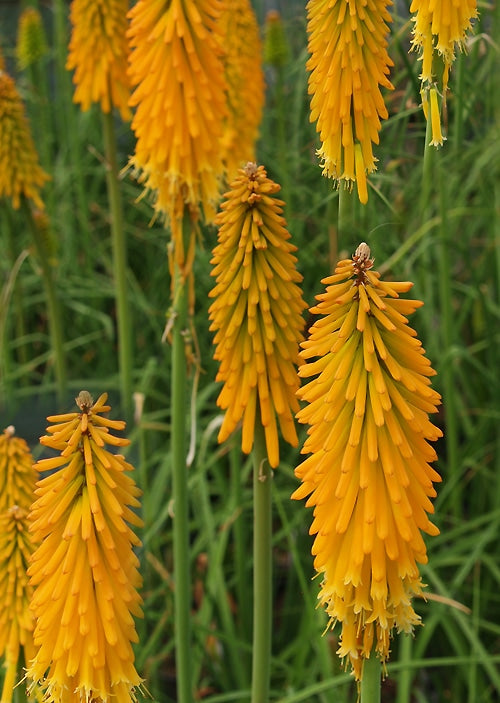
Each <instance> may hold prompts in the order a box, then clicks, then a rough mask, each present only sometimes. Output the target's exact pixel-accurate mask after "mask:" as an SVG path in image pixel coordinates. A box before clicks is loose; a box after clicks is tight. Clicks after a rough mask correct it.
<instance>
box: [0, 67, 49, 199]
mask: <svg viewBox="0 0 500 703" xmlns="http://www.w3.org/2000/svg"><path fill="white" fill-rule="evenodd" d="M48 180H49V176H48V175H47V174H46V173H45V171H44V170H43V169H42V167H41V166H40V164H39V159H38V154H37V152H36V149H35V145H34V143H33V139H32V136H31V133H30V128H29V124H28V120H27V119H26V115H25V112H24V106H23V103H22V101H21V98H20V96H19V93H18V92H17V88H16V85H15V83H14V81H13V80H12V78H11V77H10V76H9V75H8V74H7V73H6V72H5V71H4V70H1V69H0V197H2V196H6V197H7V198H10V199H11V200H12V206H13V207H14V208H15V209H16V210H17V209H18V208H19V206H20V204H21V196H23V195H24V196H26V197H27V198H30V199H31V200H32V201H33V203H34V204H35V205H36V206H37V207H39V208H41V209H43V201H42V199H41V197H40V189H41V188H42V186H43V185H44V183H45V182H46V181H48Z"/></svg>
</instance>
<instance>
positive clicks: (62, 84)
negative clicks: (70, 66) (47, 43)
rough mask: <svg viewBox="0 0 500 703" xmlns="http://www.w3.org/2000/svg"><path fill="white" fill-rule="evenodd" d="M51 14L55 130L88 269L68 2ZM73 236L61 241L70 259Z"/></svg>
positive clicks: (58, 3) (84, 193)
mask: <svg viewBox="0 0 500 703" xmlns="http://www.w3.org/2000/svg"><path fill="white" fill-rule="evenodd" d="M53 17H54V27H53V32H54V47H55V80H56V91H57V95H58V105H59V106H60V109H57V110H55V111H54V117H55V121H56V129H57V134H58V135H59V136H60V138H61V146H62V148H61V152H63V158H64V163H65V165H66V166H67V167H68V170H69V171H70V172H71V184H72V186H73V196H74V199H75V205H76V210H75V213H76V219H77V221H78V226H79V228H80V232H79V240H80V241H81V242H83V245H84V254H85V257H84V267H85V268H87V269H88V268H89V266H90V262H91V261H93V256H92V251H91V247H92V243H91V238H90V224H89V219H88V212H89V207H88V201H87V190H86V187H85V179H84V172H85V168H84V166H83V163H82V153H81V140H78V139H75V134H78V124H77V119H76V115H77V112H76V110H75V106H74V105H73V91H72V85H71V77H70V74H69V73H68V71H67V70H66V59H67V49H66V47H67V46H68V4H67V3H66V2H65V1H64V0H54V3H53ZM75 239H76V238H75V237H67V238H66V239H65V242H64V244H65V249H66V253H67V255H68V258H69V259H75V258H77V255H78V252H77V251H76V248H75Z"/></svg>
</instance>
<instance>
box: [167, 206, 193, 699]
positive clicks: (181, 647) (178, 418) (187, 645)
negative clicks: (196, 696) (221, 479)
mask: <svg viewBox="0 0 500 703" xmlns="http://www.w3.org/2000/svg"><path fill="white" fill-rule="evenodd" d="M190 226H191V224H190V220H189V217H187V216H186V217H184V221H183V236H184V238H185V239H187V237H188V234H189V232H187V230H188V228H189V227H190ZM171 316H172V317H171V321H172V390H171V413H172V464H173V465H172V474H173V476H172V479H173V480H172V488H173V499H174V519H173V553H174V579H175V594H174V614H175V662H176V677H177V701H178V703H191V702H192V700H193V685H192V679H191V627H190V613H191V573H190V571H191V570H190V549H189V515H188V489H187V462H186V455H187V420H186V418H187V410H188V408H187V401H188V398H189V393H188V392H187V359H186V349H185V335H186V331H187V329H188V283H187V281H186V279H185V276H184V275H183V272H182V271H181V270H180V268H179V266H178V265H177V264H174V288H173V303H172V309H171Z"/></svg>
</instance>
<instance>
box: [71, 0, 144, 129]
mask: <svg viewBox="0 0 500 703" xmlns="http://www.w3.org/2000/svg"><path fill="white" fill-rule="evenodd" d="M128 5H129V3H128V0H73V2H72V3H71V12H70V19H71V24H72V32H71V39H70V44H69V54H68V60H67V63H66V68H67V69H68V70H69V71H71V70H73V69H75V73H74V76H73V82H74V83H75V86H76V88H75V94H74V96H73V101H74V102H75V103H78V104H80V105H81V108H82V110H88V109H89V108H90V106H91V104H92V103H99V105H100V107H101V110H102V111H103V112H106V113H107V112H111V110H112V108H113V107H116V108H117V109H118V110H119V112H120V115H121V117H122V119H123V120H130V117H131V112H130V108H129V105H128V101H129V99H130V81H129V79H128V76H127V66H128V42H127V36H126V31H127V11H128Z"/></svg>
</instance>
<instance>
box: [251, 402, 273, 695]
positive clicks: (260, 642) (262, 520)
mask: <svg viewBox="0 0 500 703" xmlns="http://www.w3.org/2000/svg"><path fill="white" fill-rule="evenodd" d="M252 461H253V472H254V473H253V476H254V478H253V489H254V496H253V500H254V515H253V585H254V594H253V650H252V651H253V660H252V696H251V703H267V702H268V700H269V680H270V673H271V635H272V543H271V542H272V540H271V537H272V525H271V515H272V510H271V505H272V501H271V490H272V477H273V476H272V469H271V467H270V465H269V462H268V460H267V450H266V440H265V436H264V428H263V427H262V423H261V420H260V416H259V417H258V418H257V419H256V422H255V439H254V447H253V450H252Z"/></svg>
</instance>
